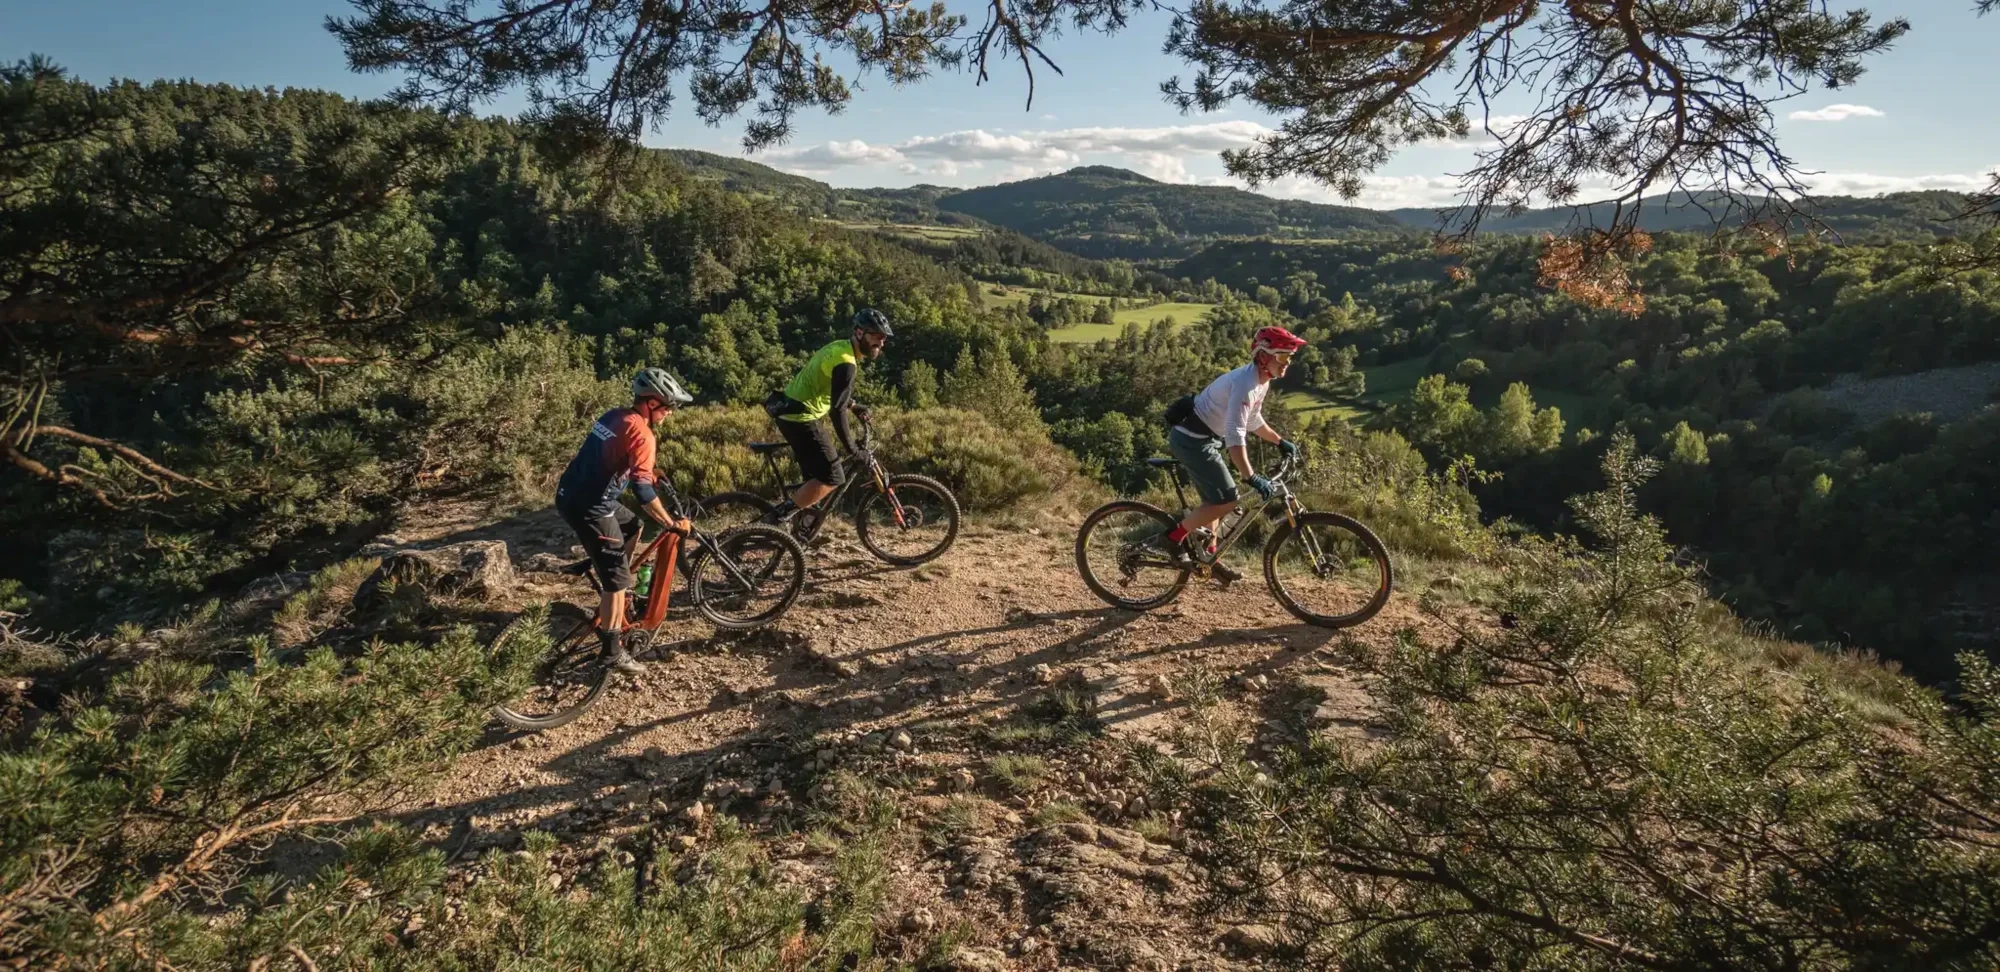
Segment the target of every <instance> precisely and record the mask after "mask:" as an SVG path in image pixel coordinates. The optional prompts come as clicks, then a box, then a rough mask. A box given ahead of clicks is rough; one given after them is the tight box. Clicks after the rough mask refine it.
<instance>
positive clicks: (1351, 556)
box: [1264, 513, 1395, 628]
mask: <svg viewBox="0 0 2000 972" xmlns="http://www.w3.org/2000/svg"><path fill="white" fill-rule="evenodd" d="M1394 579H1395V577H1394V571H1393V570H1392V569H1391V567H1390V566H1389V550H1388V548H1386V547H1384V546H1382V541H1381V540H1379V539H1377V538H1376V536H1375V534H1374V532H1373V531H1371V530H1369V529H1368V528H1367V527H1365V526H1363V525H1361V522H1360V521H1359V520H1355V519H1353V518H1351V517H1346V516H1342V515H1340V514H1338V513H1301V514H1299V517H1298V522H1297V524H1296V525H1293V524H1289V523H1287V524H1281V525H1279V527H1278V531H1277V532H1276V533H1273V534H1272V535H1271V539H1270V541H1269V542H1268V543H1266V544H1264V583H1266V584H1268V585H1270V588H1271V594H1272V595H1273V596H1275V597H1276V598H1277V599H1278V603H1279V604H1283V605H1284V606H1285V610H1287V611H1290V612H1292V614H1293V615H1294V616H1296V617H1297V618H1298V619H1299V620H1301V621H1304V622H1306V623H1307V624H1313V625H1318V626H1319V627H1322V628H1348V627H1353V626H1354V625H1357V624H1360V623H1361V622H1363V621H1366V620H1368V619H1369V618H1372V617H1374V616H1375V613H1376V612H1377V611H1380V610H1382V606H1383V605H1384V604H1387V603H1389V590H1390V588H1391V586H1392V585H1393V584H1394Z"/></svg>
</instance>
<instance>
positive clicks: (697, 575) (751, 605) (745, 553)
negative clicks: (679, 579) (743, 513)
mask: <svg viewBox="0 0 2000 972" xmlns="http://www.w3.org/2000/svg"><path fill="white" fill-rule="evenodd" d="M711 539H712V540H713V543H714V546H713V547H711V546H709V545H708V544H703V545H702V549H701V550H699V551H697V552H696V553H695V555H694V556H693V557H692V558H690V559H689V561H688V586H689V589H690V591H691V592H692V596H693V599H694V605H695V610H697V611H700V612H701V616H702V617H705V618H707V619H708V620H709V622H710V623H712V624H714V625H715V626H716V627H718V628H724V629H727V630H730V631H748V630H750V629H752V628H761V627H763V626H764V625H767V624H770V623H771V622H773V621H776V620H777V619H778V618H779V617H781V616H783V615H784V613H785V612H786V611H788V610H790V609H791V606H792V603H793V602H794V601H797V600H798V599H799V592H800V591H801V590H804V589H805V586H806V550H805V548H804V547H802V546H800V545H799V542H798V540H797V539H795V538H793V536H792V535H791V534H789V533H786V532H785V531H783V530H780V529H778V528H776V527H769V526H761V525H754V526H742V527H737V528H735V529H733V530H730V531H729V532H728V533H725V534H723V535H722V536H720V537H713V538H711ZM725 559H726V560H727V561H728V563H727V564H725V563H724V561H725ZM731 567H734V570H731Z"/></svg>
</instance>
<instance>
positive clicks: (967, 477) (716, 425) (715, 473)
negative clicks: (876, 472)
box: [659, 406, 1076, 512]
mask: <svg viewBox="0 0 2000 972" xmlns="http://www.w3.org/2000/svg"><path fill="white" fill-rule="evenodd" d="M854 431H855V434H856V435H857V436H858V435H860V429H859V428H858V427H857V428H856V429H855V430H854ZM777 439H778V431H777V429H776V428H775V427H773V425H772V420H771V419H770V417H769V416H767V415H765V414H764V410H763V409H761V408H742V407H722V406H716V407H707V408H694V409H687V410H683V411H681V412H678V413H676V414H675V415H674V416H673V417H672V418H670V419H668V420H667V422H666V424H665V425H663V426H662V427H661V429H660V452H659V468H660V470H661V471H662V474H663V475H665V476H666V477H668V478H669V479H670V481H672V482H673V484H674V487H675V488H676V489H678V490H680V491H681V492H682V494H683V495H686V496H691V497H699V496H706V495H710V494H713V493H717V492H721V491H723V490H728V489H750V490H752V491H755V492H758V493H764V494H767V495H768V494H769V493H770V492H771V490H770V485H769V477H768V476H767V475H766V473H765V472H764V460H763V457H761V456H757V455H755V454H753V453H751V452H750V450H749V449H748V448H746V447H745V446H744V443H746V442H752V441H777ZM875 453H876V455H877V456H878V457H879V458H881V460H882V461H883V463H884V464H885V465H887V466H888V467H889V469H890V471H891V472H908V473H920V474H923V475H927V476H934V477H936V478H937V479H939V480H940V481H942V482H943V483H944V484H945V485H946V486H949V487H950V488H951V490H952V492H954V493H956V494H957V495H958V502H959V505H960V506H961V507H962V508H964V509H965V510H966V511H967V512H990V511H994V510H1000V509H1005V508H1007V507H1010V506H1013V505H1014V504H1016V503H1020V502H1023V501H1026V500H1029V499H1032V498H1034V497H1037V496H1045V495H1047V494H1049V493H1051V492H1054V491H1056V490H1058V489H1060V488H1062V487H1063V486H1064V485H1066V484H1068V483H1069V481H1070V480H1071V479H1072V478H1073V477H1074V475H1075V468H1076V460H1075V459H1073V458H1072V457H1070V455H1069V454H1068V453H1066V452H1064V451H1063V450H1062V449H1060V448H1059V447H1057V446H1056V445H1055V444H1054V443H1052V442H1050V441H1049V439H1048V435H1047V433H1045V432H1044V431H1042V430H1041V429H1038V428H1034V429H1027V430H1009V429H1003V428H1000V427H998V426H996V425H994V424H993V423H992V422H991V421H989V420H988V419H987V418H986V417H985V416H984V415H982V414H980V413H977V412H970V411H965V410H962V409H951V408H937V409H925V410H923V411H904V410H898V409H890V408H878V409H876V410H875ZM779 468H780V470H782V475H783V476H784V477H785V481H786V482H787V483H796V482H798V475H799V472H798V467H797V466H796V465H794V464H793V462H792V459H791V453H790V452H789V451H786V452H782V453H780V454H779Z"/></svg>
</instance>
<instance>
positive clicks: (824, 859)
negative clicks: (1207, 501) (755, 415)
mask: <svg viewBox="0 0 2000 972" xmlns="http://www.w3.org/2000/svg"><path fill="white" fill-rule="evenodd" d="M387 540H388V545H389V546H397V547H409V546H419V547H437V546H441V545H446V544H454V543H464V542H468V541H499V542H501V543H504V544H505V548H506V552H507V554H508V559H509V561H510V562H511V564H512V565H514V567H515V570H514V571H513V576H511V577H508V576H505V573H504V570H505V565H498V566H499V570H498V571H494V570H493V568H490V567H489V568H485V569H487V570H488V571H489V572H491V576H490V577H488V578H487V580H488V581H490V583H489V584H482V585H481V586H480V589H479V590H478V591H477V593H478V594H480V595H482V596H484V597H486V598H488V603H487V604H486V605H485V606H486V608H487V609H488V617H489V619H490V620H491V621H492V622H493V623H498V622H499V621H500V620H504V618H505V617H507V616H509V615H511V614H512V613H513V612H515V611H518V610H519V609H520V608H521V607H522V606H524V605H526V604H528V603H531V602H533V601H537V600H548V599H557V598H560V599H569V600H576V601H579V602H581V601H583V600H584V599H585V598H587V597H588V595H589V592H588V590H587V589H586V588H584V587H583V585H582V584H581V583H580V582H578V581H576V580H575V579H574V578H569V577H565V576H562V575H558V574H553V573H546V572H540V571H535V570H532V569H523V568H527V567H532V566H547V565H550V564H553V563H556V562H559V561H560V560H561V559H563V558H566V557H568V556H569V555H570V546H571V544H572V543H573V540H574V538H573V537H572V536H571V535H570V534H569V532H568V530H567V528H565V527H564V526H563V525H562V524H561V523H560V522H559V521H557V520H555V518H554V517H552V516H540V515H527V516H522V517H516V518H513V519H508V520H503V521H500V522H498V523H487V522H483V521H482V518H481V517H480V516H479V514H478V512H477V511H473V510H466V511H461V512H456V513H454V512H452V511H431V513H430V514H429V515H427V517H426V518H425V519H424V521H423V522H422V525H421V527H418V526H417V525H415V524H414V523H412V524H410V525H407V526H406V527H405V528H404V529H402V530H399V531H398V533H397V534H396V535H395V536H393V537H390V538H387ZM850 541H851V537H848V536H844V535H838V534H836V535H835V536H834V538H833V539H832V540H831V541H830V542H828V543H827V544H826V545H824V546H823V547H821V548H819V549H817V550H815V551H814V552H813V556H814V569H813V574H812V578H811V583H810V584H809V586H808V588H807V591H806V593H805V594H804V595H803V596H802V598H801V600H800V602H799V604H798V605H797V606H796V607H795V608H794V609H793V610H792V611H791V612H790V614H789V615H788V616H786V617H785V618H784V619H783V620H782V621H780V622H779V623H777V624H775V625H773V626H772V627H770V628H767V629H765V630H762V631H757V632H752V633H748V634H743V635H728V636H718V635H717V633H716V632H715V631H714V630H713V629H712V628H710V627H709V626H708V625H707V624H706V623H704V622H702V621H700V620H698V619H694V618H691V617H682V618H679V619H670V620H669V622H668V624H667V625H666V627H665V628H664V629H663V630H662V632H661V633H660V636H659V638H658V639H657V640H656V641H655V642H654V643H653V645H652V646H651V649H650V650H649V651H648V652H645V653H642V657H644V658H646V659H647V660H648V661H649V662H650V664H649V665H648V671H647V672H646V674H645V675H643V676H641V677H638V678H636V679H623V680H621V681H620V682H619V683H618V684H616V685H615V686H614V687H613V689H612V690H611V691H610V693H609V694H608V697H606V698H605V699H603V700H601V701H600V702H599V704H598V705H597V706H595V707H594V708H593V709H592V710H591V711H590V712H588V713H587V714H586V715H584V716H583V717H582V718H581V719H579V720H578V721H576V722H574V723H572V724H570V725H568V726H564V727H562V728H559V729H555V730H552V731H549V732H546V733H542V734H539V735H525V734H524V735H508V734H502V733H500V732H498V731H497V730H496V731H495V733H494V734H493V735H492V737H491V738H490V740H489V744H487V745H485V746H483V747H482V748H480V749H479V750H477V751H475V752H473V753H472V754H470V755H468V756H466V757H464V758H463V759H462V760H461V761H460V762H459V763H458V765H457V766H456V767H455V768H454V769H453V770H452V771H451V772H450V773H449V774H448V775H447V776H446V777H445V778H444V779H443V780H442V781H441V782H440V783H439V784H438V785H437V787H436V788H435V789H434V790H433V791H432V792H429V793H427V794H423V795H421V796H419V797H417V798H415V799H413V800H412V801H411V803H410V805H409V806H408V807H407V808H406V809H405V810H404V811H403V812H402V814H401V816H402V817H403V819H404V821H405V822H406V823H409V824H411V825H414V826H415V827H417V828H418V829H419V830H421V831H422V832H424V833H426V834H427V836H429V838H430V839H432V840H435V841H437V842H438V843H439V844H440V845H441V846H444V847H446V848H448V849H450V850H452V851H453V852H454V853H455V854H456V855H458V856H457V858H456V859H457V861H458V866H459V867H460V868H462V869H470V870H468V871H467V872H466V873H467V875H471V874H475V873H476V871H477V869H478V868H479V867H480V866H482V865H480V864H478V863H476V862H477V861H478V860H479V859H480V855H479V854H478V853H477V852H478V851H481V850H486V849H511V848H514V847H518V846H519V843H520V841H521V837H522V834H523V833H525V832H527V831H530V830H534V829H544V830H548V831H551V832H553V833H554V834H555V835H556V836H557V837H558V838H559V840H560V841H561V843H562V847H563V850H562V852H560V854H559V857H560V858H561V859H562V860H564V861H566V862H568V864H569V865H570V866H572V867H581V866H584V865H585V864H586V863H587V862H589V861H591V860H594V859H596V858H598V857H600V856H602V855H612V856H614V857H617V858H618V859H619V860H621V861H624V860H630V859H633V858H634V857H637V858H644V857H646V856H647V855H649V854H650V852H651V851H652V850H653V849H654V848H657V847H660V846H663V845H664V846H666V847H669V848H672V849H692V848H696V847H698V846H700V845H701V843H702V842H703V841H705V840H710V839H713V837H714V834H715V832H716V826H717V824H718V821H719V819H720V818H721V817H722V816H723V815H728V816H729V817H732V818H734V819H735V820H737V821H741V822H742V823H743V824H744V825H745V826H747V827H749V828H750V829H751V831H752V832H753V833H755V834H756V835H757V836H758V839H759V840H762V841H764V842H766V843H767V845H768V851H769V854H770V856H771V858H772V860H773V865H772V866H773V867H774V868H776V869H777V871H778V873H779V874H780V875H781V876H783V877H784V878H785V879H786V880H788V881H796V882H797V883H800V884H802V885H806V886H819V887H823V886H824V885H825V883H826V882H828V881H829V879H830V875H829V873H828V872H829V869H830V856H829V854H830V851H831V849H832V848H833V847H835V846H837V845H838V842H839V841H840V840H841V839H842V831H841V830H840V829H839V828H838V827H832V826H829V825H828V824H827V821H829V820H830V819H832V818H831V817H830V816H829V815H828V814H827V813H826V812H825V808H826V807H828V806H830V805H836V804H839V803H841V802H842V801H844V800H846V801H852V800H864V801H865V800H876V801H879V802H880V803H882V804H883V805H885V806H888V807H892V808H893V814H892V816H893V818H894V820H895V829H896V832H897V833H899V834H901V835H903V837H902V838H901V839H896V840H890V841H888V842H887V843H886V846H887V848H888V853H889V855H890V861H889V865H890V871H891V880H892V888H891V892H890V894H889V897H888V900H889V901H890V902H891V903H892V913H891V914H888V915H885V916H883V919H882V922H883V926H884V930H885V940H886V941H891V942H894V941H896V940H897V939H898V937H899V936H901V937H903V938H907V939H908V941H909V942H910V943H911V944H910V946H909V947H910V948H911V949H914V948H916V947H917V944H916V943H918V942H921V941H927V940H933V939H935V938H936V936H937V935H938V934H940V933H944V932H947V931H948V932H949V933H950V934H951V936H952V938H951V941H952V945H951V950H950V957H949V960H948V964H951V965H955V966H957V967H960V968H965V969H1023V970H1028V969H1058V968H1091V969H1099V968H1103V969H1117V968H1129V969H1205V968H1230V967H1235V966H1236V965H1237V964H1240V963H1244V962H1254V961H1255V956H1256V955H1257V954H1258V953H1259V951H1260V950H1261V948H1262V947H1264V946H1265V945H1266V944H1268V936H1269V935H1270V932H1269V931H1268V930H1267V929H1263V928H1261V927H1259V926H1254V925H1237V924H1232V923H1229V922H1227V921H1221V920H1218V919H1215V918H1212V917H1210V915H1209V912H1208V911H1206V910H1205V909H1203V908H1202V907H1201V906H1200V901H1199V900H1198V893H1197V890H1196V887H1195V882H1193V881H1192V880H1191V878H1190V874H1191V872H1190V867H1191V864H1190V863H1189V862H1188V861H1187V859H1186V858H1185V856H1184V855H1183V854H1182V853H1181V852H1180V850H1179V849H1178V846H1177V845H1178V842H1179V841H1178V838H1179V834H1178V826H1177V821H1176V819H1175V818H1174V817H1173V816H1172V815H1170V814H1163V813H1160V812H1159V811H1158V810H1157V809H1155V808H1153V807H1150V806H1148V804H1147V801H1146V798H1145V796H1144V795H1143V794H1142V793H1141V792H1140V789H1139V787H1138V786H1137V784H1136V782H1135V781H1134V780H1133V779H1132V776H1131V773H1132V763H1131V760H1130V758H1129V757H1130V752H1131V749H1132V747H1133V746H1135V745H1155V744H1159V743H1160V742H1161V740H1162V739H1163V738H1164V736H1165V734H1166V733H1167V731H1168V729H1169V727H1171V726H1172V725H1173V724H1174V722H1175V721H1176V720H1177V718H1178V717H1179V716H1180V715H1181V714H1182V713H1183V711H1184V709H1185V706H1186V702H1185V700H1184V699H1182V698H1177V696H1178V695H1182V694H1185V693H1184V692H1182V691H1181V689H1180V688H1178V686H1186V685H1193V684H1198V683H1202V682H1204V681H1205V682H1207V683H1212V684H1214V685H1216V686H1217V687H1218V690H1219V691H1220V693H1221V694H1222V696H1223V697H1224V698H1225V699H1227V704H1228V705H1230V706H1232V707H1235V708H1237V709H1240V710H1241V711H1242V712H1243V713H1245V714H1246V715H1247V716H1248V717H1249V718H1250V719H1252V720H1253V722H1255V724H1259V725H1262V726H1264V727H1265V728H1264V729H1263V730H1262V731H1264V732H1267V733H1273V734H1282V733H1289V732H1308V731H1334V732H1350V733H1361V732H1365V731H1366V727H1367V723H1368V718H1369V699H1368V696H1367V694H1366V692H1365V687H1364V686H1363V685H1361V684H1359V683H1357V682H1356V681H1355V680H1354V679H1353V678H1351V677H1349V676H1347V675H1346V674H1345V673H1344V672H1343V671H1342V670H1341V669H1340V668H1339V667H1338V666H1336V665H1335V664H1334V663H1333V661H1332V653H1331V652H1330V651H1329V650H1327V649H1328V648H1329V646H1330V643H1331V642H1332V640H1333V639H1334V638H1336V637H1341V636H1342V635H1341V634H1337V633H1335V632H1329V631H1325V630H1321V629H1317V628H1313V627H1309V626H1306V625H1303V624H1300V623H1298V622H1296V621H1295V620H1294V619H1293V618H1292V617H1291V616H1290V615H1288V614H1286V613H1285V612H1284V610H1283V609H1282V608H1281V607H1279V606H1278V604H1277V603H1276V602H1275V601H1274V600H1272V598H1271V597H1270V595H1269V594H1268V593H1267V592H1266V591H1265V590H1264V588H1263V586H1262V585H1261V584H1259V583H1256V579H1255V578H1254V577H1253V578H1252V579H1251V580H1250V581H1246V582H1243V583H1239V584H1238V585H1237V586H1236V588H1235V589H1233V590H1230V591H1219V590H1215V589H1213V588H1203V587H1190V589H1189V590H1188V591H1187V593H1186V594H1185V595H1183V597H1182V598H1181V600H1180V602H1179V603H1178V604H1176V605H1173V606H1171V607H1168V608H1165V609H1162V610H1159V611H1156V612H1153V613H1149V614H1134V613H1131V612H1125V611H1119V610H1114V609H1111V608H1108V607H1106V606H1105V605H1103V604H1102V603H1101V602H1099V601H1097V600H1096V599H1094V598H1093V597H1092V596H1091V594H1090V593H1089V592H1088V591H1087V590H1086V589H1085V588H1084V586H1083V585H1082V583H1081V582H1080V581H1079V580H1078V578H1077V575H1076V571H1075V568H1074V566H1073V565H1072V563H1071V559H1070V558H1071V553H1070V542H1071V535H1070V534H1069V533H1068V532H1067V531H1065V530H1063V529H1062V527H1061V525H1060V524H1050V525H1049V527H1048V528H1046V529H1037V530H1012V529H1008V530H1002V529H998V528H991V527H982V526H979V525H971V526H969V527H968V528H967V530H966V532H965V533H964V534H963V535H962V536H961V538H960V539H959V542H958V543H957V545H956V546H955V547H954V548H953V550H952V551H951V552H950V553H949V554H947V555H946V556H945V557H944V558H942V559H941V560H939V561H938V562H935V563H933V564H930V565H926V566H923V567H919V568H916V569H912V570H895V569H889V568H886V567H885V566H884V565H882V564H880V563H878V562H876V561H874V560H872V559H870V558H869V557H868V556H867V555H866V553H865V552H863V551H861V550H860V548H859V547H858V546H857V545H854V544H852V543H851V542H850ZM487 549H489V550H493V549H497V548H494V547H488V548H487ZM488 588H490V589H488ZM1435 626H1436V622H1435V621H1433V620H1431V619H1429V618H1426V617H1425V616H1423V615H1422V614H1420V613H1419V612H1417V611H1416V610H1415V606H1414V602H1413V601H1412V600H1410V599H1407V598H1405V597H1404V596H1403V595H1401V594H1399V595H1398V596H1397V598H1396V599H1395V600H1393V601H1392V602H1391V603H1390V605H1389V606H1388V608H1387V609H1385V610H1384V611H1383V612H1382V614H1381V615H1380V616H1378V617H1377V618H1376V619H1375V620H1374V621H1372V622H1370V623H1369V624H1367V625H1365V626H1363V627H1361V628H1359V629H1356V630H1354V631H1352V632H1348V633H1345V634H1346V635H1347V636H1352V637H1357V638H1359V639H1362V640H1377V639H1387V638H1390V637H1392V636H1393V635H1394V634H1395V632H1397V631H1398V630H1399V629H1404V628H1416V629H1425V628H1435ZM1190 679H1193V680H1194V681H1190ZM885 812H886V811H885ZM467 879H470V877H467Z"/></svg>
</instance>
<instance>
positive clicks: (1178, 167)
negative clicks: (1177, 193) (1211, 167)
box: [1127, 152, 1195, 182]
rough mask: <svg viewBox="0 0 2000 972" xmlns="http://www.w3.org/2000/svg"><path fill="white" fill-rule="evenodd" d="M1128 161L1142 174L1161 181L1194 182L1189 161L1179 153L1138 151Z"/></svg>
mask: <svg viewBox="0 0 2000 972" xmlns="http://www.w3.org/2000/svg"><path fill="white" fill-rule="evenodd" d="M1127 161H1129V162H1131V163H1132V168H1133V169H1134V170H1136V171H1137V172H1138V173H1139V174H1140V175H1143V176H1150V177H1152V178H1154V179H1158V180H1160V181H1161V182H1193V181H1195V180H1194V177H1193V176H1191V175H1189V174H1188V170H1187V163H1186V162H1184V161H1182V160H1181V157H1180V156H1178V155H1170V154H1168V153H1166V152H1137V153H1134V154H1133V155H1132V157H1131V158H1130V159H1128V160H1127Z"/></svg>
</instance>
